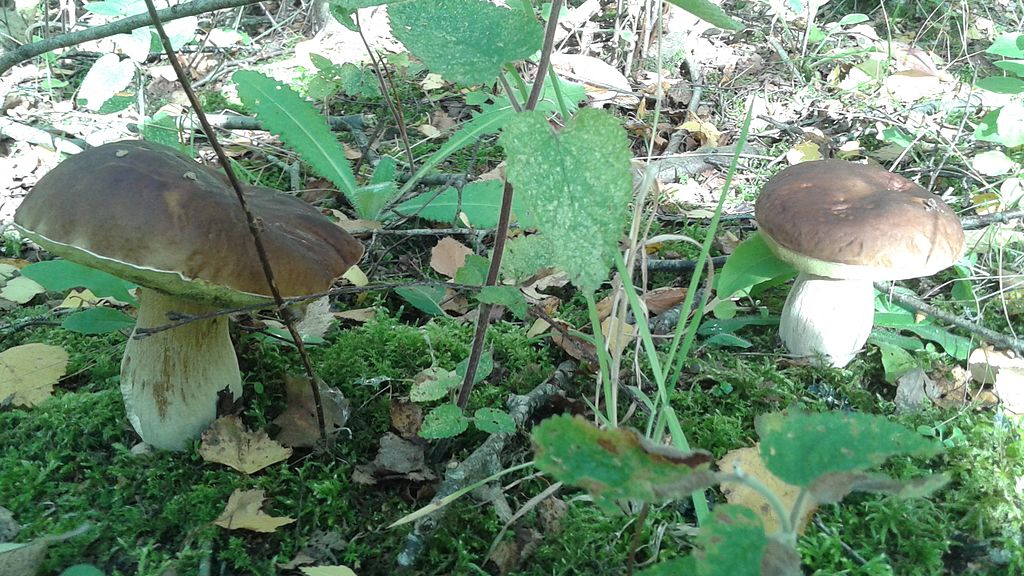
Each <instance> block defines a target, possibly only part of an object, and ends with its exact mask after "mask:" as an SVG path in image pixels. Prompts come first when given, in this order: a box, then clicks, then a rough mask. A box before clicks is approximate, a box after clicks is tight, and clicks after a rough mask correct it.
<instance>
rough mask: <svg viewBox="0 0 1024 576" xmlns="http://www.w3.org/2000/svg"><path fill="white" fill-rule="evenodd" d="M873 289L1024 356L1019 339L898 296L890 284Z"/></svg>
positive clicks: (902, 304)
mask: <svg viewBox="0 0 1024 576" xmlns="http://www.w3.org/2000/svg"><path fill="white" fill-rule="evenodd" d="M875 289H877V290H878V291H879V292H881V293H882V294H885V295H886V297H887V298H889V299H890V300H892V301H893V302H896V303H897V304H899V305H900V306H903V307H905V308H910V309H911V310H914V311H915V312H924V313H925V314H927V315H929V316H932V317H933V318H935V319H937V320H941V321H942V322H945V323H947V324H952V325H953V326H956V327H957V328H960V329H961V330H964V331H966V332H969V333H970V334H972V335H974V336H977V337H978V338H980V339H982V340H984V341H986V342H988V343H989V344H995V345H996V346H998V347H1000V348H1003V349H1006V350H1014V351H1016V352H1017V353H1019V354H1024V340H1021V339H1020V338H1014V337H1013V336H1010V335H1008V334H1003V333H1000V332H996V331H995V330H992V329H989V328H985V327H984V326H982V325H980V324H975V323H974V322H971V321H970V320H964V319H963V318H961V317H959V316H956V315H954V314H950V313H949V312H945V311H943V310H939V309H938V308H936V307H935V306H932V305H931V304H928V303H927V302H925V301H923V300H921V299H919V298H916V297H913V296H907V295H904V294H900V293H899V292H895V291H893V290H892V285H891V284H885V283H882V282H875Z"/></svg>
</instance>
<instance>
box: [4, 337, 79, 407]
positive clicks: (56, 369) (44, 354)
mask: <svg viewBox="0 0 1024 576" xmlns="http://www.w3.org/2000/svg"><path fill="white" fill-rule="evenodd" d="M67 366H68V353H67V352H65V351H64V349H63V348H61V347H60V346H51V345H50V344H38V343H36V344H22V345H21V346H15V347H13V348H8V349H7V350H4V351H3V352H0V406H2V405H4V404H6V403H10V404H13V405H14V406H26V407H32V406H36V405H38V404H39V403H41V402H42V401H43V400H46V399H47V398H49V397H50V394H52V393H53V386H54V385H55V384H56V383H57V382H58V381H59V380H60V378H61V376H63V375H64V373H65V371H66V370H67Z"/></svg>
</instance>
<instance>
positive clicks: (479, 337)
mask: <svg viewBox="0 0 1024 576" xmlns="http://www.w3.org/2000/svg"><path fill="white" fill-rule="evenodd" d="M561 6H562V0H554V1H553V2H552V3H551V10H552V12H553V14H558V10H560V9H561ZM557 27H558V18H557V17H552V18H549V19H548V26H547V28H546V29H545V30H544V46H543V48H541V56H540V64H539V67H538V69H537V80H536V81H535V82H534V85H533V91H532V92H530V98H529V99H528V100H527V101H526V106H525V107H524V109H525V110H533V109H534V108H536V107H537V100H538V99H539V97H540V90H541V88H542V87H543V82H544V74H545V73H546V71H547V68H548V66H549V64H550V63H551V49H552V48H553V47H554V45H555V32H556V30H557ZM403 189H404V187H403ZM513 192H514V191H513V189H512V184H511V183H510V182H509V181H508V179H506V180H505V189H504V191H503V192H502V195H501V212H500V213H499V215H498V227H497V229H496V230H495V233H494V249H493V250H492V251H491V265H490V267H488V269H487V281H486V282H485V283H484V286H494V285H496V284H497V283H498V273H499V271H500V270H501V257H502V254H503V253H504V251H505V241H506V240H507V239H508V227H509V222H510V221H511V219H512V196H513ZM492 308H493V307H492V306H491V305H490V304H486V303H482V304H480V307H479V308H478V309H477V319H476V331H475V332H474V334H473V344H472V347H471V348H470V350H469V359H468V360H467V362H466V376H465V378H463V380H462V387H461V388H459V396H458V398H457V399H456V402H455V404H456V406H458V407H459V408H460V409H465V408H466V403H468V402H469V394H470V393H471V392H472V391H473V380H474V378H476V370H477V367H478V366H479V364H480V356H482V355H483V350H484V339H485V338H486V336H487V325H488V324H489V323H490V316H491V309H492Z"/></svg>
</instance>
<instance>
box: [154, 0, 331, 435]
mask: <svg viewBox="0 0 1024 576" xmlns="http://www.w3.org/2000/svg"><path fill="white" fill-rule="evenodd" d="M146 8H147V10H148V11H149V17H150V19H151V21H152V22H153V27H154V28H155V29H156V33H157V36H159V37H160V43H161V44H162V45H163V47H164V53H165V54H166V55H167V59H168V60H169V61H170V64H171V67H172V68H174V74H175V75H176V76H177V77H178V82H179V83H181V88H182V90H184V92H185V95H186V96H187V97H188V101H189V103H190V104H191V105H192V109H193V110H194V111H195V113H196V117H197V118H198V119H199V122H200V123H201V124H202V126H203V131H204V132H206V137H207V139H208V140H209V141H210V146H211V147H212V148H213V151H214V152H215V153H216V154H217V159H218V160H219V161H220V165H221V169H222V170H224V174H225V175H227V177H228V181H229V182H230V183H231V187H232V188H233V189H234V191H235V196H236V197H237V198H238V205H239V207H240V208H241V209H242V212H243V213H244V214H245V219H246V222H247V223H248V225H249V234H250V235H252V240H253V243H254V244H255V246H256V254H257V255H258V256H259V259H260V265H261V266H262V268H263V275H264V276H266V278H267V285H268V286H269V288H270V293H271V294H272V295H273V297H274V303H275V304H276V305H277V312H278V315H279V316H280V318H281V320H282V321H283V322H284V325H285V326H286V327H287V328H288V333H289V334H291V337H292V340H293V341H294V344H295V348H296V350H297V351H298V353H299V358H300V359H301V360H302V365H303V367H304V368H305V369H306V374H307V375H308V376H309V386H310V389H311V390H312V393H313V404H314V406H315V407H316V421H317V429H318V431H319V432H320V438H321V439H322V440H324V441H328V442H329V438H328V436H327V426H326V422H325V420H324V409H323V402H322V400H321V398H320V384H319V379H318V378H317V377H316V373H315V372H314V370H313V363H312V362H311V361H310V359H309V354H308V353H307V352H306V347H305V345H304V344H303V342H302V336H300V335H299V331H298V329H296V328H295V321H294V319H293V316H292V313H291V312H290V311H289V310H287V309H286V308H285V302H284V298H282V297H281V291H280V290H279V289H278V287H277V282H276V281H275V279H274V271H273V269H271V267H270V259H269V258H268V257H267V250H266V247H265V246H264V245H263V239H262V238H261V234H260V231H261V228H262V223H261V222H260V221H259V220H257V218H256V217H255V216H254V215H253V213H252V211H251V210H250V209H249V203H248V201H247V200H246V199H245V192H244V191H243V190H242V183H241V182H239V180H238V177H237V176H235V171H234V170H233V169H232V168H231V162H230V161H229V160H228V156H227V154H226V153H225V152H224V148H223V147H221V145H220V141H219V140H218V138H217V135H216V134H215V133H214V130H213V126H211V125H210V123H209V122H208V121H207V119H206V114H205V113H204V112H203V108H202V105H201V104H200V103H199V98H198V97H197V96H196V94H195V91H193V90H192V86H191V84H189V81H188V78H187V77H186V76H185V71H184V70H183V69H182V67H181V63H180V62H178V59H177V57H176V56H175V54H174V48H172V47H171V40H170V38H168V37H167V32H166V31H165V30H164V26H163V23H162V22H161V21H160V14H159V13H158V12H157V10H156V5H155V4H154V3H153V0H146Z"/></svg>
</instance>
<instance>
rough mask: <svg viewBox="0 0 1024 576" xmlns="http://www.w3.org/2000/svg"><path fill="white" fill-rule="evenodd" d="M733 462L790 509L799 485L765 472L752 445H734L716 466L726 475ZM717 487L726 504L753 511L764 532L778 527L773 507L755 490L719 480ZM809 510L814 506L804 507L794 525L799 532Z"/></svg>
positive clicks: (805, 521) (797, 493)
mask: <svg viewBox="0 0 1024 576" xmlns="http://www.w3.org/2000/svg"><path fill="white" fill-rule="evenodd" d="M737 464H738V465H739V468H740V470H742V471H743V473H744V474H747V475H748V476H753V477H754V478H757V480H758V481H760V482H761V483H762V484H764V485H765V486H767V487H768V489H770V490H771V491H772V492H774V493H775V495H776V496H778V498H779V500H780V501H781V502H782V507H783V508H785V509H786V510H787V511H789V510H792V509H793V505H794V504H795V503H796V499H797V496H798V495H799V494H800V488H799V487H798V486H793V485H792V484H787V483H785V482H783V481H782V480H779V478H778V477H777V476H775V475H774V474H772V473H771V472H769V471H768V469H767V468H765V466H764V462H762V461H761V454H760V452H759V450H758V447H757V445H756V444H755V445H754V446H752V447H749V448H738V449H736V450H732V451H730V452H729V453H727V454H726V455H725V456H724V457H722V459H721V460H719V461H718V468H719V469H720V470H721V471H722V472H725V473H727V474H728V473H731V472H733V470H734V469H735V466H736V465H737ZM721 488H722V493H723V494H725V499H726V500H728V501H729V503H730V504H742V505H743V506H746V507H748V508H750V509H751V510H753V511H754V512H755V513H757V515H758V516H759V517H760V518H761V521H762V522H763V523H764V530H765V533H766V534H772V533H774V532H777V531H778V530H779V528H780V526H781V524H780V522H779V519H778V518H777V517H776V515H775V510H774V509H773V508H772V506H771V504H769V503H768V501H767V500H765V499H764V497H763V496H761V495H760V494H759V493H758V492H757V491H756V490H754V489H753V488H750V487H748V486H744V485H743V484H737V483H735V482H722V487H721ZM813 513H814V509H813V508H811V509H809V510H805V511H804V513H803V514H802V515H801V516H800V525H799V526H797V530H798V531H799V532H801V533H802V532H803V529H804V526H806V525H807V521H808V520H810V519H811V514H813Z"/></svg>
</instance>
